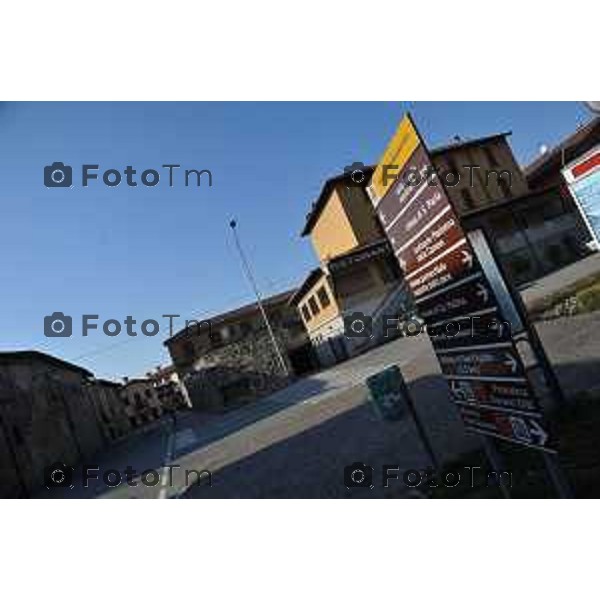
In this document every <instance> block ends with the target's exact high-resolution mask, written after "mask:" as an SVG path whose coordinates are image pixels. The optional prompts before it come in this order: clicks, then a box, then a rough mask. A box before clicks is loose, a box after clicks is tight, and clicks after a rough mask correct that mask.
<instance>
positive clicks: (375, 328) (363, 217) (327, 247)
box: [290, 167, 407, 366]
mask: <svg viewBox="0 0 600 600" xmlns="http://www.w3.org/2000/svg"><path fill="white" fill-rule="evenodd" d="M363 172H364V182H365V183H366V182H367V181H368V180H369V179H370V177H371V174H372V172H373V168H372V167H365V168H364V169H363ZM302 235H303V236H310V239H311V241H312V244H313V247H314V250H315V253H316V255H317V258H318V260H319V263H320V265H319V266H318V267H317V268H316V269H314V270H313V271H311V272H310V273H309V275H308V277H307V278H306V279H305V280H304V282H303V283H302V285H301V286H300V288H299V289H298V290H297V291H296V292H295V294H294V295H293V297H292V299H291V301H290V302H291V303H292V305H294V306H296V307H297V308H298V310H299V312H300V315H301V317H302V322H303V323H304V326H305V327H306V330H307V333H308V336H309V338H310V340H311V343H312V345H313V347H314V349H315V352H316V354H317V357H318V359H319V362H320V363H321V365H323V366H326V365H330V364H334V363H336V362H339V361H341V360H344V359H346V358H348V357H349V356H352V355H354V354H357V353H359V352H361V351H363V350H365V349H367V348H369V347H372V346H373V345H376V344H377V343H380V342H381V341H383V339H384V337H385V336H384V335H383V334H384V331H383V327H382V326H381V321H382V318H383V316H388V315H396V314H398V313H401V312H403V311H404V310H405V309H406V303H407V296H406V291H405V288H404V285H403V282H402V277H401V273H400V270H399V268H398V266H397V261H396V259H395V257H394V256H393V253H392V250H391V247H390V246H389V244H388V242H387V240H386V238H385V235H384V232H383V230H382V228H381V225H380V223H379V220H378V218H377V216H376V215H375V212H374V211H373V207H372V204H371V201H370V199H369V197H368V196H367V194H366V191H365V186H364V185H360V184H356V183H355V182H354V181H353V180H352V178H351V175H350V174H349V173H344V174H343V175H340V176H337V177H333V178H331V179H328V180H327V181H326V182H325V184H324V185H323V188H322V190H321V193H320V195H319V197H318V199H317V200H316V202H315V203H314V204H313V206H312V210H311V211H310V213H309V214H308V216H307V218H306V224H305V226H304V229H303V230H302ZM360 315H364V316H365V317H366V318H367V321H368V322H369V323H370V324H371V325H372V327H367V328H366V329H365V330H361V331H351V330H348V323H350V322H351V320H352V319H353V318H354V317H356V316H359V317H360Z"/></svg>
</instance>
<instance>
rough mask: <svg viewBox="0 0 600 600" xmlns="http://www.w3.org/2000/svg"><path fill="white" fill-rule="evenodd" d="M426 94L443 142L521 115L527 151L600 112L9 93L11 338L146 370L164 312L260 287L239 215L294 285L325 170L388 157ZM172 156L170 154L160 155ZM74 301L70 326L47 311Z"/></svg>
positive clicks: (430, 122) (430, 118) (1, 312)
mask: <svg viewBox="0 0 600 600" xmlns="http://www.w3.org/2000/svg"><path fill="white" fill-rule="evenodd" d="M407 109H408V110H410V111H411V112H412V114H413V117H414V118H415V121H416V123H417V126H418V127H419V129H420V130H421V132H422V134H423V136H424V138H425V140H426V142H427V143H428V145H429V146H430V147H434V146H436V145H440V144H444V143H447V142H449V141H451V138H452V137H453V136H454V135H456V134H459V135H461V136H462V137H477V136H484V135H488V134H491V133H496V132H498V131H505V130H512V131H513V135H512V138H510V143H511V145H512V148H513V150H514V152H515V153H516V156H517V158H518V160H519V161H520V162H521V163H522V164H524V163H525V164H526V163H527V162H529V161H530V160H531V159H532V158H534V157H535V155H536V153H537V151H538V148H539V145H540V144H541V143H545V144H548V145H552V144H554V143H556V142H557V141H559V140H560V139H561V138H562V137H564V136H565V135H567V134H568V133H569V132H571V131H572V130H574V129H575V128H576V127H577V125H578V124H579V123H581V122H584V121H585V120H587V119H588V118H589V116H590V115H589V113H588V112H587V110H586V109H585V107H584V106H583V105H582V104H581V103H494V102H487V103H479V102H478V103H443V102H431V103H429V102H427V103H420V102H419V103H402V102H385V103H337V102H336V103H239V104H237V103H212V104H211V103H207V104H204V103H197V104H194V103H173V104H172V103H72V104H69V103H18V104H2V105H0V157H1V163H0V199H1V201H2V205H3V206H2V218H1V219H0V244H1V245H2V252H1V253H0V272H1V275H2V288H1V289H2V293H1V295H0V332H1V333H0V350H16V349H30V348H36V349H39V350H43V351H46V352H49V353H51V354H54V355H56V356H59V357H61V358H64V359H67V360H71V361H74V362H76V363H78V364H80V365H82V366H85V367H86V368H89V369H90V370H92V371H93V372H95V373H96V374H97V375H98V376H104V377H110V378H115V377H121V376H123V375H138V374H143V373H144V372H146V371H147V370H148V369H150V368H152V367H153V366H156V365H158V364H160V363H165V362H167V361H168V355H167V353H166V351H165V350H164V349H163V346H162V342H163V340H164V339H165V338H166V337H167V329H166V320H165V319H161V318H160V315H162V314H163V313H179V314H181V315H182V319H181V320H179V321H178V323H177V324H179V325H183V319H184V318H186V317H188V318H192V317H194V316H198V315H200V314H204V315H205V316H210V315H211V314H214V313H217V312H220V311H223V310H226V309H230V308H233V307H235V306H237V305H239V304H242V303H245V302H250V301H252V299H253V296H252V294H251V292H250V290H249V287H248V284H247V282H246V280H245V279H244V277H243V273H242V271H241V268H240V265H239V261H238V257H237V255H236V253H235V249H234V246H233V244H232V240H231V237H230V230H229V227H228V223H229V220H230V218H231V217H236V218H237V220H238V223H239V232H240V235H241V236H242V241H243V243H244V245H245V247H246V249H247V251H248V254H249V256H250V258H251V262H252V264H253V265H254V268H255V271H256V274H257V279H258V281H259V285H260V287H261V289H262V291H263V293H264V294H265V295H267V294H270V293H275V292H277V291H281V290H283V289H286V288H288V287H293V286H294V285H295V284H297V283H299V282H300V281H301V280H302V279H303V277H304V275H305V273H306V271H307V270H308V269H309V268H311V267H313V266H314V264H315V258H314V256H313V254H312V248H311V245H310V242H309V241H308V240H305V239H301V238H300V237H299V232H300V230H301V228H302V225H303V222H304V218H305V214H306V212H307V210H308V208H309V206H310V203H311V202H312V200H313V199H314V198H315V197H316V196H317V194H318V192H319V190H320V186H321V184H322V182H323V180H324V179H325V178H327V177H329V176H332V175H334V174H337V173H339V172H341V171H342V169H343V167H344V165H346V164H350V163H352V162H353V161H355V160H361V161H363V162H365V163H370V162H375V161H376V160H377V159H378V158H379V156H380V155H381V153H382V152H383V150H384V147H385V145H386V143H387V141H388V139H389V137H390V136H391V135H392V134H393V132H394V130H395V128H396V126H397V123H398V120H399V119H400V117H401V116H402V114H403V113H404V112H405V111H406V110H407ZM54 161H62V162H64V163H66V164H70V165H73V167H74V187H73V189H60V188H56V189H46V188H45V187H44V185H43V168H44V166H45V165H48V164H50V163H52V162H54ZM82 163H95V164H99V165H100V167H101V171H102V170H104V169H108V168H113V167H114V168H117V169H121V170H122V169H124V168H125V167H126V166H127V165H132V166H133V167H134V168H136V169H138V174H137V175H136V178H137V179H138V181H139V172H140V171H141V170H143V169H146V168H160V166H161V165H162V164H164V163H178V164H181V165H182V167H183V168H198V169H201V168H205V169H210V170H211V171H212V174H213V187H212V188H208V187H202V188H200V189H196V188H193V187H189V188H185V187H183V186H181V185H179V186H177V187H173V188H169V187H168V186H165V185H163V184H162V182H161V185H159V186H157V187H155V188H150V187H144V186H142V185H141V184H140V185H138V187H135V188H133V187H128V186H127V185H126V184H125V183H124V182H123V183H122V184H121V185H120V186H118V187H115V188H108V187H106V186H104V185H103V184H102V183H100V182H98V181H95V182H91V184H90V187H89V188H87V189H83V188H82V187H81V181H80V165H81V164H82ZM159 170H161V171H163V170H162V169H159ZM57 310H59V311H63V312H64V313H66V314H71V315H73V318H74V331H73V336H72V337H70V338H54V339H47V338H45V337H44V335H43V318H44V316H45V315H47V314H50V313H52V312H54V311H57ZM82 313H95V314H99V315H100V322H102V321H103V320H106V319H109V318H116V319H119V320H123V319H124V318H125V317H126V316H127V315H132V316H133V317H134V318H135V319H136V320H137V321H138V323H137V325H136V327H137V330H138V331H139V325H140V323H141V321H142V320H144V319H148V318H156V319H157V320H159V321H160V322H161V323H162V324H164V325H165V330H164V332H161V333H160V334H159V335H157V336H156V337H145V336H143V335H141V334H140V333H138V337H136V338H129V337H128V336H127V335H126V333H125V329H124V328H123V331H122V333H121V335H120V336H118V337H114V338H108V337H106V336H104V335H103V334H102V332H101V330H98V331H92V332H91V333H90V336H89V337H87V338H85V337H82V336H81V327H80V322H81V314H82Z"/></svg>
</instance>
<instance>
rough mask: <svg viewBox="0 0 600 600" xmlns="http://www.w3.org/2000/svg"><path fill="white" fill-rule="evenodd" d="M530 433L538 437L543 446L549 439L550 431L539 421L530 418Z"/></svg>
mask: <svg viewBox="0 0 600 600" xmlns="http://www.w3.org/2000/svg"><path fill="white" fill-rule="evenodd" d="M529 433H531V435H533V436H536V437H537V438H538V442H539V444H540V446H543V445H544V444H545V443H546V441H547V440H548V433H547V432H546V430H545V429H544V428H543V427H542V426H541V425H540V424H539V423H538V421H534V420H533V419H529Z"/></svg>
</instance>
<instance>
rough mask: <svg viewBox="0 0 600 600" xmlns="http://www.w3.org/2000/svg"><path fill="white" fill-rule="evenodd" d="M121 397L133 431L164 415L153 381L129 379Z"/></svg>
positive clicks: (121, 392) (124, 385) (121, 391)
mask: <svg viewBox="0 0 600 600" xmlns="http://www.w3.org/2000/svg"><path fill="white" fill-rule="evenodd" d="M120 396H121V401H122V403H123V405H124V407H125V409H124V410H125V415H126V417H127V420H128V422H129V426H130V427H131V428H132V429H135V428H136V427H140V426H142V425H147V424H148V423H152V422H153V421H156V420H157V419H160V418H161V417H162V415H163V413H164V408H163V406H162V405H161V402H160V399H159V397H158V393H157V391H156V388H155V385H154V382H153V381H152V379H149V378H136V379H127V380H126V381H125V383H124V384H123V386H122V388H121V390H120Z"/></svg>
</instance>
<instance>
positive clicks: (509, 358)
mask: <svg viewBox="0 0 600 600" xmlns="http://www.w3.org/2000/svg"><path fill="white" fill-rule="evenodd" d="M504 356H505V357H506V360H505V361H504V364H505V365H506V366H507V367H510V370H511V372H512V373H515V372H516V370H517V366H518V364H519V363H517V361H516V359H515V357H514V356H513V355H512V354H510V353H509V352H506V353H505V355H504Z"/></svg>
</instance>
